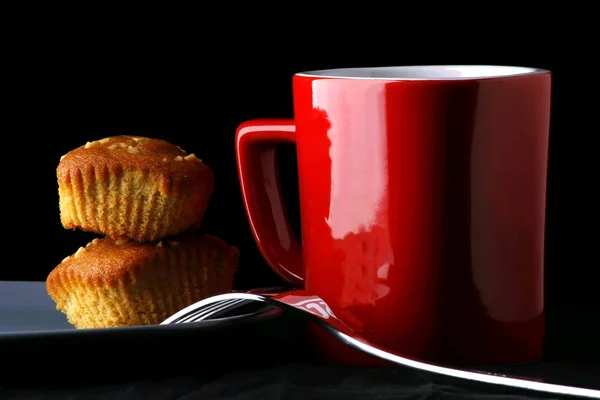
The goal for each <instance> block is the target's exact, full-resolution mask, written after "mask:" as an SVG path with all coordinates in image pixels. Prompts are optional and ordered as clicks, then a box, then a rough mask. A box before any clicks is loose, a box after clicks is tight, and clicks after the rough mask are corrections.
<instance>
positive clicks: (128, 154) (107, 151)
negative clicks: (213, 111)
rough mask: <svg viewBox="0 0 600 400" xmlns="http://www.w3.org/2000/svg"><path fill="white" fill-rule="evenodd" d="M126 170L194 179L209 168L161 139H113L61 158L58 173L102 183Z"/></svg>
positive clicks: (72, 151) (59, 176)
mask: <svg viewBox="0 0 600 400" xmlns="http://www.w3.org/2000/svg"><path fill="white" fill-rule="evenodd" d="M122 169H133V170H138V171H143V172H155V173H158V174H161V175H165V176H170V177H173V178H178V177H180V178H186V177H187V176H188V175H190V174H191V175H192V177H193V176H194V175H195V174H197V173H203V172H206V171H207V170H209V168H208V167H207V166H206V165H205V164H204V163H202V161H201V160H200V159H198V158H197V157H196V156H195V155H194V154H187V153H186V152H185V151H184V150H183V149H181V148H180V147H179V146H176V145H174V144H172V143H169V142H167V141H165V140H161V139H153V138H147V137H143V136H112V137H106V138H104V139H100V140H96V141H93V142H87V143H86V144H85V145H83V146H80V147H78V148H76V149H74V150H71V151H69V152H68V153H67V154H65V155H64V156H62V157H61V160H60V163H59V164H58V167H57V170H56V173H57V176H58V178H59V179H67V178H68V176H70V175H71V174H72V173H73V171H80V173H86V172H87V173H93V174H94V175H95V176H96V178H100V179H102V178H103V176H104V175H106V174H107V173H118V172H119V171H120V170H122Z"/></svg>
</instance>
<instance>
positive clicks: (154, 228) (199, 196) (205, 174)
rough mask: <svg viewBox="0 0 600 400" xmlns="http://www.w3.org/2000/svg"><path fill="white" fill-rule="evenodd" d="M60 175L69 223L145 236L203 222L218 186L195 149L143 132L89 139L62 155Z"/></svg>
mask: <svg viewBox="0 0 600 400" xmlns="http://www.w3.org/2000/svg"><path fill="white" fill-rule="evenodd" d="M56 175H57V179H58V194H59V208H60V220H61V223H62V225H63V227H64V228H66V229H76V228H79V229H81V230H84V231H89V232H95V233H99V234H102V235H107V236H110V237H112V238H113V239H120V238H130V239H133V240H136V241H139V242H147V241H155V240H158V239H162V238H164V237H167V236H174V235H178V234H180V233H182V232H185V231H188V230H193V229H196V228H198V227H199V226H200V222H201V221H202V217H203V216H204V212H205V211H206V208H207V206H208V201H209V198H210V196H211V195H212V192H213V188H214V175H213V172H212V170H211V169H210V168H209V167H208V166H206V165H205V164H204V163H202V161H201V160H199V159H198V158H197V157H196V156H195V155H194V154H187V153H186V152H185V151H183V150H182V149H181V148H179V147H178V146H176V145H174V144H172V143H169V142H166V141H164V140H160V139H151V138H145V137H140V136H114V137H107V138H104V139H100V140H97V141H94V142H88V143H87V144H85V145H84V146H81V147H79V148H77V149H75V150H72V151H70V152H68V153H67V154H66V155H64V156H63V157H62V158H61V161H60V163H59V164H58V167H57V169H56Z"/></svg>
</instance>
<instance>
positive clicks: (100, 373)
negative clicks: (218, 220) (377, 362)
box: [0, 281, 298, 382]
mask: <svg viewBox="0 0 600 400" xmlns="http://www.w3.org/2000/svg"><path fill="white" fill-rule="evenodd" d="M253 307H254V309H248V308H247V307H244V308H243V309H242V308H240V309H237V310H235V311H234V312H235V313H236V314H235V315H229V316H224V317H222V318H218V319H214V320H209V321H202V322H196V323H191V324H177V325H148V326H133V327H122V328H97V329H74V328H73V326H71V325H70V324H69V323H68V322H67V320H66V318H65V316H64V314H62V313H61V312H60V311H57V310H56V308H55V305H54V302H53V301H52V299H51V298H50V297H49V296H48V294H47V293H46V288H45V283H44V282H4V281H0V360H1V362H0V381H5V380H10V379H15V378H16V377H23V376H29V377H31V376H32V374H34V375H35V376H36V379H46V378H47V379H59V378H60V379H64V378H61V377H64V376H65V375H67V376H69V377H71V378H73V377H77V379H79V380H81V381H82V382H83V381H84V380H85V381H89V380H90V379H91V380H106V379H109V378H110V376H113V377H115V376H120V377H127V379H130V378H132V377H134V376H144V377H148V376H152V374H153V373H156V374H160V376H165V374H166V372H165V370H167V372H168V374H177V373H181V372H182V371H187V370H188V369H189V368H190V360H192V365H194V369H195V370H197V369H198V368H199V367H200V368H206V369H207V370H210V371H212V372H215V371H218V370H219V369H227V370H230V369H231V367H232V366H231V364H232V363H235V364H239V365H242V364H244V363H257V365H259V364H260V360H261V359H264V357H263V356H264V354H265V349H266V348H268V349H270V350H272V349H273V348H275V349H276V348H277V347H278V346H284V347H285V351H279V352H277V351H275V352H271V351H269V353H271V355H272V354H278V353H280V354H281V357H284V356H293V354H291V353H294V348H290V347H289V339H290V337H291V336H294V335H297V333H298V329H297V328H294V323H293V322H289V321H287V320H286V318H285V317H282V315H281V314H282V313H281V312H278V311H277V310H275V309H273V308H269V307H268V306H265V305H264V304H260V303H256V304H254V305H253ZM239 313H243V314H241V315H240V314H239ZM65 360H66V362H65ZM257 361H258V362H257ZM274 361H276V360H273V359H272V357H271V360H270V362H274ZM58 364H60V368H57V365H58ZM106 365H109V366H110V367H109V368H107V367H106Z"/></svg>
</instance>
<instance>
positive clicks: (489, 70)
mask: <svg viewBox="0 0 600 400" xmlns="http://www.w3.org/2000/svg"><path fill="white" fill-rule="evenodd" d="M546 73H550V71H549V70H546V69H542V68H536V67H523V66H513V65H485V64H453V65H450V64H449V65H442V64H440V65H433V64H432V65H396V66H379V67H350V68H331V69H320V70H312V71H304V72H298V73H296V74H294V76H297V77H305V78H327V79H352V80H355V79H363V80H385V81H437V80H443V81H455V80H481V79H503V78H510V77H520V76H529V75H538V74H546Z"/></svg>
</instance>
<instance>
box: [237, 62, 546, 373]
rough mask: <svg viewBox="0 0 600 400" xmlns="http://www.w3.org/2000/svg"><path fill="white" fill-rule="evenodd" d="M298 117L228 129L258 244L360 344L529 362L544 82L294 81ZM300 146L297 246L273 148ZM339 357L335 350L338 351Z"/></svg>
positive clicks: (542, 193) (537, 280) (531, 78)
mask: <svg viewBox="0 0 600 400" xmlns="http://www.w3.org/2000/svg"><path fill="white" fill-rule="evenodd" d="M293 92H294V120H293V121H291V120H256V121H249V122H246V123H244V124H243V125H241V126H240V128H239V129H238V134H237V142H236V149H237V156H238V172H239V174H240V183H241V187H242V193H243V197H244V201H245V205H246V208H247V212H248V218H249V221H250V224H251V227H252V230H253V232H254V235H255V238H256V241H257V244H258V246H259V248H260V250H261V252H262V254H263V255H264V257H265V258H266V260H267V261H268V262H269V264H270V265H271V266H272V267H273V269H274V270H275V271H276V272H277V273H278V274H279V275H280V276H281V277H282V278H284V279H285V280H287V281H288V282H290V283H292V284H294V285H296V286H301V285H304V286H305V288H306V289H307V290H308V291H310V292H312V293H315V294H317V295H318V296H320V297H321V298H322V299H323V300H324V301H325V302H327V304H328V305H329V306H330V307H331V309H332V311H333V312H334V313H335V315H337V317H338V318H340V319H341V320H342V321H344V322H345V323H346V324H347V325H348V326H350V327H351V328H352V329H353V330H355V331H356V332H358V333H360V334H361V335H362V336H364V337H365V338H366V339H368V340H369V341H371V342H373V343H376V344H378V345H381V346H384V347H386V348H388V349H390V350H393V351H395V352H397V353H398V354H402V355H405V356H408V357H412V358H417V359H423V360H428V361H433V362H441V363H452V364H494V363H513V362H527V361H533V360H536V359H539V358H540V357H541V355H542V348H543V331H544V300H543V297H544V296H543V263H544V259H543V254H544V221H545V198H546V165H547V150H548V133H549V120H550V92H551V76H550V73H548V72H542V73H536V74H530V75H522V76H511V77H497V78H487V79H485V78H484V79H462V80H451V79H449V80H415V81H393V80H374V79H345V78H319V77H310V76H294V78H293ZM282 141H286V142H295V143H296V145H297V154H298V168H299V183H300V207H301V220H302V243H303V248H302V249H301V248H300V246H299V245H298V242H297V240H296V239H295V238H294V236H293V233H292V230H291V229H290V226H289V223H288V221H287V217H286V214H285V209H284V206H283V204H282V200H281V199H282V197H281V194H280V192H279V184H278V178H277V171H276V166H275V152H274V149H275V146H276V145H277V143H280V142H282ZM342 356H343V354H338V358H340V359H342Z"/></svg>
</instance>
